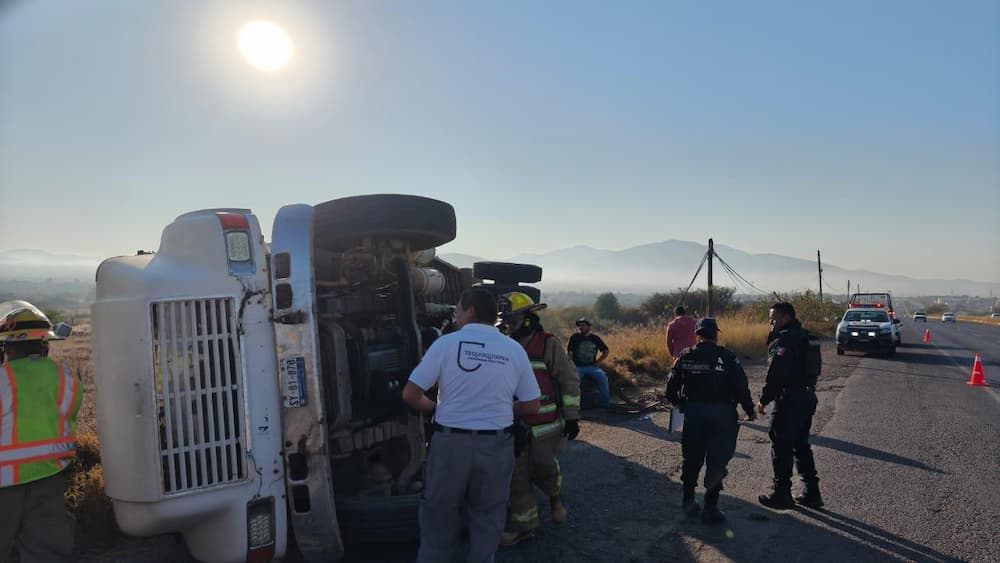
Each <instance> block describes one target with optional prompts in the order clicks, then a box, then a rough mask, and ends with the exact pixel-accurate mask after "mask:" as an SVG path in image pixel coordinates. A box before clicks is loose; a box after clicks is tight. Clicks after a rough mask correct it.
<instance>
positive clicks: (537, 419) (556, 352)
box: [500, 292, 580, 547]
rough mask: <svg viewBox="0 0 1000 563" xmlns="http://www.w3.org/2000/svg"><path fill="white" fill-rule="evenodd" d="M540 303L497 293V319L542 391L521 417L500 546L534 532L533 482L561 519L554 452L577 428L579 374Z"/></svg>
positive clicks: (555, 518)
mask: <svg viewBox="0 0 1000 563" xmlns="http://www.w3.org/2000/svg"><path fill="white" fill-rule="evenodd" d="M545 307H546V305H545V304H543V303H538V304H536V303H535V302H534V301H533V300H532V299H531V297H529V296H528V295H525V294H524V293H521V292H513V293H508V294H506V295H503V296H502V297H501V298H500V312H501V317H502V320H503V322H504V323H505V324H506V325H507V327H508V329H509V331H510V337H511V338H513V339H514V340H517V341H518V342H519V343H520V344H521V345H522V346H524V349H525V350H526V351H527V353H528V358H529V359H530V360H531V367H532V368H533V369H534V371H535V378H536V379H537V380H538V386H539V388H540V389H541V392H542V400H541V406H540V408H539V410H538V413H537V414H534V415H530V416H522V417H520V423H521V425H522V427H523V428H525V431H526V432H527V434H528V436H527V445H526V447H525V448H524V451H522V452H520V455H518V456H517V459H516V460H515V462H514V477H513V479H512V480H511V484H510V507H509V515H508V518H507V527H506V530H505V531H504V534H503V537H502V538H501V541H500V545H502V546H505V547H507V546H512V545H514V544H516V543H518V542H519V541H521V540H524V539H528V538H532V537H534V535H535V531H536V530H537V529H538V526H539V523H538V503H537V501H536V500H535V490H534V487H536V486H537V487H538V488H539V489H541V490H542V492H544V493H545V494H546V495H548V497H549V506H550V508H551V512H552V520H553V521H554V522H555V523H556V524H562V523H563V522H565V521H566V507H565V506H564V505H563V502H562V497H561V495H562V473H561V472H560V470H559V461H558V460H557V459H556V455H557V454H558V453H559V452H560V451H561V450H562V448H563V447H564V446H565V440H566V439H569V440H573V439H575V438H576V436H577V434H579V433H580V380H579V378H578V377H577V375H576V370H575V369H574V368H573V364H572V363H571V362H570V361H569V357H567V356H566V351H565V349H564V348H563V346H562V344H561V343H560V341H559V339H558V338H557V337H556V336H554V335H552V334H551V333H548V332H546V331H545V329H544V328H543V327H542V323H541V322H540V321H539V319H538V315H536V314H535V313H537V312H538V311H540V310H542V309H544V308H545Z"/></svg>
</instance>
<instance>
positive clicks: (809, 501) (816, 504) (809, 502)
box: [795, 484, 823, 508]
mask: <svg viewBox="0 0 1000 563" xmlns="http://www.w3.org/2000/svg"><path fill="white" fill-rule="evenodd" d="M795 502H797V503H799V504H801V505H802V506H808V507H809V508H822V507H823V497H822V495H820V494H819V485H817V484H812V485H806V489H805V491H803V493H802V494H801V495H799V496H797V497H795Z"/></svg>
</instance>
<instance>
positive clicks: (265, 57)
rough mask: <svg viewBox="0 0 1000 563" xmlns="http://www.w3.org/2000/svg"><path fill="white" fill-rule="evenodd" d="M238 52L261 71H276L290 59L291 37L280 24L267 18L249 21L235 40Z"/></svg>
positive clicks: (293, 48)
mask: <svg viewBox="0 0 1000 563" xmlns="http://www.w3.org/2000/svg"><path fill="white" fill-rule="evenodd" d="M237 45H238V46H239V50H240V54H241V55H243V58H244V59H246V61H247V62H248V63H249V64H250V65H251V66H253V67H254V68H256V69H257V70H260V71H263V72H277V71H279V70H281V69H283V68H285V67H286V66H288V63H289V62H291V60H292V54H293V53H294V51H295V47H294V45H293V44H292V38H291V37H290V36H289V35H288V33H287V32H285V30H284V29H282V28H281V26H280V25H278V24H276V23H274V22H272V21H268V20H254V21H249V22H247V23H245V24H243V26H242V27H241V28H240V32H239V37H238V40H237Z"/></svg>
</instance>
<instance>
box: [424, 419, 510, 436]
mask: <svg viewBox="0 0 1000 563" xmlns="http://www.w3.org/2000/svg"><path fill="white" fill-rule="evenodd" d="M434 431H435V432H444V433H445V434H475V435H476V436H499V435H500V434H510V433H512V432H514V426H513V425H511V426H508V427H507V428H501V429H499V430H469V429H467V428H452V427H451V426H441V425H440V424H438V423H436V422H435V423H434Z"/></svg>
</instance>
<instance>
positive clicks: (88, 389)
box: [50, 319, 119, 549]
mask: <svg viewBox="0 0 1000 563" xmlns="http://www.w3.org/2000/svg"><path fill="white" fill-rule="evenodd" d="M75 322H76V323H77V324H76V325H75V326H74V328H73V334H72V335H71V336H70V337H69V338H68V339H67V340H65V341H62V342H53V343H52V344H51V350H50V355H51V357H52V358H53V359H56V360H61V361H63V362H65V363H66V364H67V365H68V366H69V367H70V369H72V370H73V372H74V373H76V374H77V375H79V376H80V380H81V381H82V382H83V403H82V404H81V405H80V412H79V415H78V416H77V455H76V463H74V465H73V468H72V470H71V471H72V476H71V483H70V486H69V488H68V489H67V490H66V505H67V506H68V507H69V509H70V510H71V511H72V512H73V513H74V514H75V515H76V537H77V545H78V546H80V547H81V548H84V549H86V548H88V547H92V546H95V545H102V544H108V543H111V542H113V541H114V540H115V539H116V538H117V537H118V536H119V531H118V526H117V525H116V524H115V520H114V514H113V512H112V509H111V500H110V499H109V498H108V497H107V495H106V494H105V493H104V471H103V468H102V467H101V447H100V440H99V439H98V436H97V416H96V413H95V411H94V363H93V360H92V352H91V344H90V334H91V333H90V324H89V321H88V320H87V319H76V320H75Z"/></svg>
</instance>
